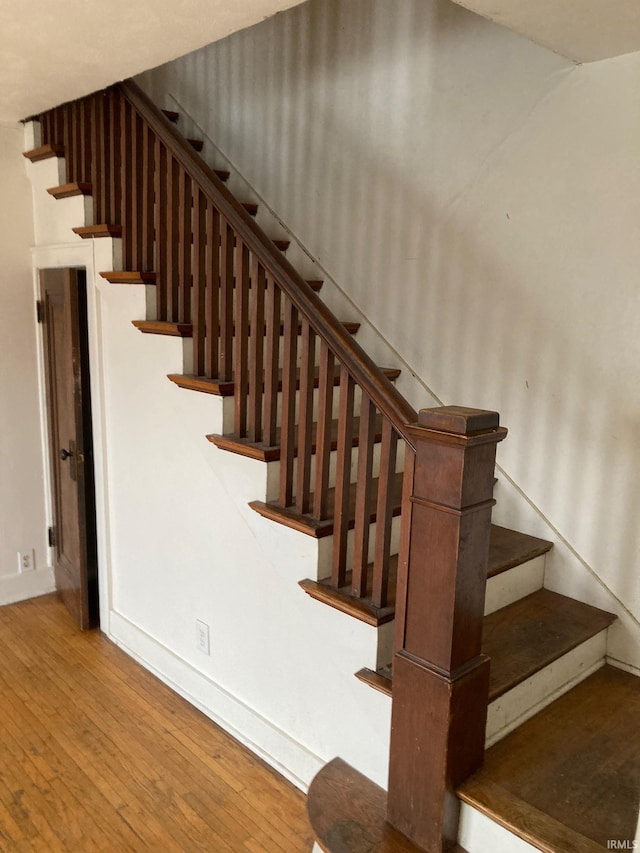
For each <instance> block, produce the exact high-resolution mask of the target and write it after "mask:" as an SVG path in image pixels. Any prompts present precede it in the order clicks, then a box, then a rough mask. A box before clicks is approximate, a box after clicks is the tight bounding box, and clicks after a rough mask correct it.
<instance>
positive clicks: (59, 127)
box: [52, 107, 64, 145]
mask: <svg viewBox="0 0 640 853" xmlns="http://www.w3.org/2000/svg"><path fill="white" fill-rule="evenodd" d="M52 130H53V133H54V139H53V142H56V143H57V144H58V145H63V144H64V109H63V108H62V107H56V108H55V124H54V127H53V128H52Z"/></svg>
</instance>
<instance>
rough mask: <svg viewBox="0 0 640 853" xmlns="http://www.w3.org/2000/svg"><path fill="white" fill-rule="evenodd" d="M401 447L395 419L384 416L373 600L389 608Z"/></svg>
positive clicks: (376, 604)
mask: <svg viewBox="0 0 640 853" xmlns="http://www.w3.org/2000/svg"><path fill="white" fill-rule="evenodd" d="M397 448H398V434H397V433H396V431H395V430H394V428H393V427H392V425H391V421H389V420H388V419H387V418H383V423H382V447H381V449H380V474H379V476H378V501H377V506H376V542H375V550H374V556H373V586H372V590H371V601H372V603H373V604H374V605H375V606H376V607H386V605H387V601H388V595H389V554H390V551H391V524H392V522H393V512H392V508H393V496H394V487H395V479H396V456H397Z"/></svg>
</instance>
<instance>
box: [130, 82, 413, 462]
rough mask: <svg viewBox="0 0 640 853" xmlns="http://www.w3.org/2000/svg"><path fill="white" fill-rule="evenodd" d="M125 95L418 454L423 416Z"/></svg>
mask: <svg viewBox="0 0 640 853" xmlns="http://www.w3.org/2000/svg"><path fill="white" fill-rule="evenodd" d="M118 87H119V88H120V91H121V93H122V94H123V95H124V96H125V97H126V99H127V100H128V101H129V102H130V103H131V104H132V105H133V106H134V107H135V108H136V110H137V111H138V112H139V114H140V115H141V116H142V117H143V118H144V120H145V121H146V122H147V123H148V125H149V126H150V128H151V129H152V130H153V132H154V133H155V134H156V136H157V137H158V138H159V139H160V140H161V141H162V142H163V143H164V144H165V145H166V146H167V148H168V149H169V150H170V151H171V153H172V155H173V156H174V157H175V158H176V160H177V161H178V162H179V163H180V165H181V166H182V168H183V169H184V170H185V172H186V173H187V174H188V175H189V177H190V178H191V180H192V181H194V182H195V183H196V184H198V185H199V187H200V189H201V191H202V193H203V194H204V195H205V196H206V197H207V198H208V199H209V200H210V201H211V202H212V204H214V205H215V207H216V208H217V209H218V210H219V212H220V213H221V214H222V216H224V218H225V219H226V220H227V222H228V223H229V224H230V225H231V226H232V228H233V230H234V231H235V232H236V233H237V234H238V236H239V237H240V238H241V239H242V241H243V243H244V244H245V245H246V246H247V248H248V249H249V250H250V251H251V252H255V254H256V255H257V256H258V257H259V258H260V262H261V263H262V264H263V266H264V268H265V269H266V270H267V272H268V273H269V274H270V275H272V276H273V277H274V278H275V279H277V281H278V284H279V285H280V287H281V288H282V290H283V291H284V292H285V293H286V295H287V296H288V297H289V299H290V300H291V302H292V303H293V304H294V305H295V307H296V309H297V310H298V312H299V313H300V314H301V315H302V316H303V317H305V318H306V319H307V321H308V322H309V324H310V325H311V327H312V328H313V330H314V331H315V333H316V334H317V335H318V336H319V337H320V338H322V339H323V340H324V341H325V342H326V343H327V344H328V346H329V348H330V349H331V350H332V351H333V353H334V355H335V357H336V359H337V360H338V361H339V362H340V363H341V364H342V365H344V367H345V368H346V369H347V371H348V372H349V373H350V375H351V376H352V378H353V379H354V380H355V381H356V383H357V384H358V385H360V387H361V388H362V389H363V390H364V391H365V392H366V393H367V394H368V396H369V397H370V399H371V400H372V401H373V402H374V404H375V405H376V406H377V407H378V409H379V410H380V411H381V412H382V414H383V415H385V416H386V417H387V418H388V419H389V420H390V421H391V423H392V424H393V427H394V429H395V430H396V432H397V433H398V434H399V435H400V436H402V438H403V439H404V441H405V442H406V443H407V444H408V445H409V446H410V447H411V448H412V450H414V451H415V443H414V440H413V438H412V437H411V435H410V434H409V432H408V431H407V430H406V428H405V427H406V424H409V423H414V422H415V421H416V420H417V418H418V413H417V412H416V410H415V409H414V408H413V407H412V406H411V405H410V403H409V402H408V401H407V400H406V399H405V398H404V397H403V395H402V394H401V393H400V392H399V391H398V389H397V388H396V387H395V386H394V385H393V383H392V382H391V381H390V380H389V379H387V377H386V376H385V375H384V373H383V372H382V371H381V370H380V368H379V367H378V365H377V364H375V362H374V361H372V359H371V358H369V356H368V355H367V354H366V352H365V351H364V350H363V349H362V347H360V346H359V345H358V344H357V343H356V342H355V341H354V340H353V337H352V336H351V335H350V334H349V333H348V332H347V331H346V330H345V327H344V325H342V324H341V323H340V322H338V320H337V319H336V318H335V317H334V316H333V314H332V313H331V311H330V310H329V309H328V308H327V306H326V305H325V304H324V303H323V302H322V300H321V299H320V298H319V297H318V296H317V295H316V294H315V293H314V292H313V290H312V289H311V288H310V287H309V285H308V284H307V282H306V281H305V280H304V279H303V278H302V277H301V276H300V275H299V274H298V273H297V272H296V270H295V269H294V268H293V267H292V266H291V264H290V263H289V262H288V261H287V259H286V258H285V257H283V255H282V253H281V252H279V251H278V250H277V249H276V248H275V247H274V245H273V243H272V241H271V240H269V238H268V237H266V235H265V234H264V233H263V232H262V231H261V230H260V228H258V226H257V225H256V224H255V222H254V221H253V219H252V217H251V216H250V215H249V214H248V213H247V211H246V210H245V209H244V207H243V206H242V205H241V204H240V203H239V202H238V201H237V200H236V199H235V198H234V197H233V196H232V195H231V193H230V192H229V190H227V188H226V187H225V185H224V184H223V183H222V181H221V180H220V179H219V178H218V176H217V175H216V174H215V172H214V171H213V170H212V169H210V168H209V167H208V166H207V165H206V164H205V163H204V162H203V161H202V159H201V158H200V157H199V156H198V155H197V154H196V152H195V151H194V150H193V148H192V147H191V146H190V145H189V143H188V142H186V141H185V139H184V138H183V137H182V136H181V135H180V133H179V131H178V130H177V129H176V128H175V127H174V125H172V124H171V122H169V121H168V119H166V118H165V117H164V116H163V115H162V112H161V111H160V110H159V109H158V108H157V107H156V106H155V104H153V102H152V101H151V100H150V99H149V98H148V97H147V95H146V94H145V93H144V92H143V91H142V90H141V89H140V87H139V86H138V85H137V84H136V83H134V82H133V81H132V80H126V81H124V82H122V83H119V84H118Z"/></svg>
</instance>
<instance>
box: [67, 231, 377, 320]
mask: <svg viewBox="0 0 640 853" xmlns="http://www.w3.org/2000/svg"><path fill="white" fill-rule="evenodd" d="M71 230H72V231H73V232H74V233H75V234H78V235H79V236H80V237H83V238H89V237H121V236H122V226H121V225H104V224H102V225H82V226H79V227H77V228H72V229H71ZM100 275H101V276H102V277H103V278H106V279H107V281H112V282H116V283H122V282H123V281H127V282H131V281H136V282H137V281H139V280H141V279H140V277H141V276H144V283H145V284H150V283H151V284H153V283H154V282H155V281H156V279H157V275H156V273H155V272H152V271H145V272H142V271H141V270H128V271H125V272H123V271H121V270H108V271H106V272H101V273H100ZM307 284H308V285H309V287H310V288H311V289H312V290H313V291H315V293H317V292H318V291H319V290H321V289H322V285H323V284H324V282H323V281H322V280H319V279H310V280H308V281H307ZM251 286H252V283H251V282H249V289H251ZM234 287H235V281H234ZM265 287H266V282H265ZM345 325H347V324H345ZM348 325H349V327H350V328H352V329H353V330H354V331H353V333H352V334H355V333H356V332H357V331H358V329H359V328H360V323H356V322H350V323H349V324H348Z"/></svg>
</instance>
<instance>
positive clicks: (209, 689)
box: [102, 610, 326, 793]
mask: <svg viewBox="0 0 640 853" xmlns="http://www.w3.org/2000/svg"><path fill="white" fill-rule="evenodd" d="M102 627H103V630H105V626H104V625H103V626H102ZM106 633H107V636H108V637H109V639H111V640H112V641H113V642H114V643H116V644H117V645H118V646H120V648H121V649H123V650H124V651H125V652H126V653H127V654H128V655H130V656H131V657H132V658H134V659H135V660H137V661H138V663H140V664H142V666H144V667H145V669H148V670H149V671H150V672H152V673H153V674H154V675H155V676H156V677H157V678H159V679H160V681H162V682H164V683H165V684H166V685H167V686H168V687H170V688H171V689H172V690H174V691H175V692H176V693H178V694H179V695H180V696H182V697H183V698H184V699H186V700H187V701H188V702H190V703H191V704H192V705H194V706H195V707H196V708H198V710H199V711H202V713H203V714H206V715H207V717H209V718H210V719H211V720H213V722H214V723H216V724H217V725H219V726H220V727H221V728H223V729H224V730H225V731H226V732H228V733H229V734H230V735H231V736H232V737H234V738H236V740H238V741H240V743H243V744H244V745H245V746H247V747H248V748H249V749H250V750H251V751H252V752H254V753H256V755H258V756H260V758H262V759H264V761H266V762H267V764H269V765H271V767H273V768H274V769H275V770H277V771H278V773H281V774H282V775H283V776H284V777H285V778H287V779H289V781H290V782H293V784H294V785H295V786H296V787H297V788H300V789H301V790H302V791H304V792H305V793H306V791H307V790H308V787H309V785H310V784H311V780H312V779H313V777H314V776H315V775H316V773H318V771H319V770H321V768H322V767H324V765H325V764H326V761H325V760H323V759H322V758H320V757H319V756H317V755H315V754H314V753H312V752H311V751H310V750H308V749H307V748H306V747H305V746H304V745H303V744H301V743H299V742H298V741H295V740H294V739H293V738H291V737H290V736H289V735H288V734H287V733H286V732H285V731H283V730H282V729H280V728H278V727H277V726H275V725H274V724H273V723H271V722H269V720H267V719H265V718H264V717H262V716H261V715H260V714H259V713H258V712H257V711H255V710H254V709H253V708H250V707H249V706H248V705H246V704H245V703H244V702H242V700H240V699H238V698H237V697H236V696H233V695H232V694H231V693H229V692H228V691H227V690H225V688H224V687H222V686H221V685H219V684H217V683H216V682H214V681H213V680H212V679H210V678H209V677H208V676H206V675H204V674H203V673H202V672H200V671H199V670H197V669H195V668H194V667H193V666H192V665H191V664H190V663H188V662H187V661H185V660H183V659H182V658H180V657H178V656H177V655H176V654H175V653H174V652H172V651H171V650H170V649H168V648H167V647H166V646H164V645H162V643H159V642H158V641H157V640H156V639H154V638H153V637H151V636H150V635H149V634H147V633H146V632H145V631H143V630H142V629H141V628H139V627H138V626H137V625H135V624H134V623H133V622H130V621H129V620H128V619H127V618H126V617H124V616H121V615H120V614H119V613H116V612H115V611H113V610H112V611H111V613H110V615H109V626H108V630H107V631H106Z"/></svg>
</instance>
